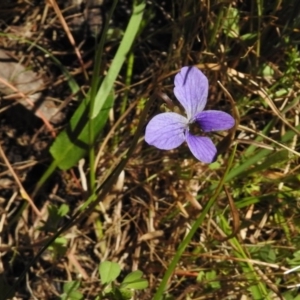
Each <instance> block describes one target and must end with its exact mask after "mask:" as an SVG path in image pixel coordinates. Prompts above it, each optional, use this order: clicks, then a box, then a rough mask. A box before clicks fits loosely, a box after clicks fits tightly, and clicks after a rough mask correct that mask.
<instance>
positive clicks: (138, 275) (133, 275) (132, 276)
mask: <svg viewBox="0 0 300 300" xmlns="http://www.w3.org/2000/svg"><path fill="white" fill-rule="evenodd" d="M142 276H143V272H142V271H140V270H136V271H133V272H131V273H129V274H128V275H127V276H126V277H125V278H124V280H123V283H128V282H132V281H135V280H137V279H140V278H141V277H142Z"/></svg>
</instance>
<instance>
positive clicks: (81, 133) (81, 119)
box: [50, 93, 114, 170]
mask: <svg viewBox="0 0 300 300" xmlns="http://www.w3.org/2000/svg"><path fill="white" fill-rule="evenodd" d="M113 102H114V96H113V94H112V93H111V94H109V95H108V97H107V98H106V101H105V103H104V106H103V107H102V109H101V111H100V112H99V113H98V115H97V118H94V119H93V120H91V121H89V118H88V101H87V99H86V100H84V101H83V102H82V103H81V105H80V106H79V107H78V109H77V110H76V112H75V114H74V115H73V117H72V118H71V121H70V123H69V125H68V126H67V128H66V129H65V130H64V131H62V132H61V133H60V134H59V136H58V137H57V138H56V139H55V141H54V143H53V145H52V146H51V148H50V153H51V154H52V156H53V158H54V159H55V162H56V165H57V166H58V167H59V168H60V169H62V170H67V169H69V168H71V167H73V166H74V165H75V164H76V163H77V162H78V161H79V160H80V159H81V158H82V157H84V156H85V154H86V152H87V150H88V148H89V145H88V140H89V122H92V124H91V126H93V128H94V133H95V138H96V137H97V136H98V135H99V133H100V131H101V130H102V129H103V127H104V125H105V124H106V121H107V118H108V113H109V109H110V108H111V107H112V105H113ZM94 142H95V141H94Z"/></svg>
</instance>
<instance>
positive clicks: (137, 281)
mask: <svg viewBox="0 0 300 300" xmlns="http://www.w3.org/2000/svg"><path fill="white" fill-rule="evenodd" d="M142 276H143V272H142V271H139V270H137V271H134V272H131V273H130V274H128V275H127V276H126V277H125V278H124V280H123V282H122V284H121V288H127V289H135V290H142V289H145V288H147V287H148V281H147V280H146V279H144V278H141V277H142Z"/></svg>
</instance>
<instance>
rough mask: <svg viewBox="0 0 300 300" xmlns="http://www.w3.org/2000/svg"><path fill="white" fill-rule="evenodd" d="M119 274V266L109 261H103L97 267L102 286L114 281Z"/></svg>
mask: <svg viewBox="0 0 300 300" xmlns="http://www.w3.org/2000/svg"><path fill="white" fill-rule="evenodd" d="M120 273H121V268H120V266H119V264H117V263H115V262H111V261H104V262H103V263H101V264H100V266H99V274H100V279H101V283H102V284H106V283H110V282H112V281H114V280H115V279H116V278H117V277H118V276H119V275H120Z"/></svg>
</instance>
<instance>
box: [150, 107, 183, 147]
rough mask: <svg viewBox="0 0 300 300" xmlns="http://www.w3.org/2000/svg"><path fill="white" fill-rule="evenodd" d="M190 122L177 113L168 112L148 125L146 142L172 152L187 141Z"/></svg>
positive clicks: (156, 117)
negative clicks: (186, 133)
mask: <svg viewBox="0 0 300 300" xmlns="http://www.w3.org/2000/svg"><path fill="white" fill-rule="evenodd" d="M187 128H188V120H187V119H186V118H185V117H183V116H181V115H179V114H176V113H173V112H167V113H162V114H159V115H157V116H155V117H154V118H153V119H152V120H151V121H150V122H149V123H148V125H147V127H146V133H145V141H146V142H147V143H148V144H149V145H153V146H155V147H156V148H159V149H162V150H171V149H174V148H177V147H178V146H180V145H181V144H182V143H183V142H184V140H185V130H186V129H187Z"/></svg>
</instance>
